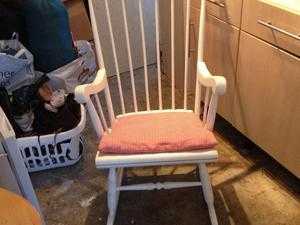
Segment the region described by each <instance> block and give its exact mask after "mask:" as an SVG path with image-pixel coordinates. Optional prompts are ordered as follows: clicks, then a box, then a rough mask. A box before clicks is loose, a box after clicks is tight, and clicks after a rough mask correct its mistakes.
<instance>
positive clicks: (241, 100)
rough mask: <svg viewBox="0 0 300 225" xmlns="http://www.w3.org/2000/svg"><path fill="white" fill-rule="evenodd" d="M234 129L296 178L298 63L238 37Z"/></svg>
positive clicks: (299, 169) (299, 155)
mask: <svg viewBox="0 0 300 225" xmlns="http://www.w3.org/2000/svg"><path fill="white" fill-rule="evenodd" d="M237 71H238V72H237V79H236V80H237V86H236V87H237V94H236V96H235V114H234V115H235V121H234V124H233V125H234V126H235V127H236V128H237V129H238V130H239V131H241V132H242V133H244V134H245V135H246V136H247V137H248V138H250V139H251V140H252V141H253V142H255V143H256V144H257V145H259V146H260V147H261V148H262V149H264V150H265V151H266V152H268V153H269V154H270V155H271V156H272V157H274V158H275V159H276V160H277V161H279V162H280V163H281V164H282V165H284V166H285V167H286V168H288V169H289V170H290V171H291V172H293V173H294V174H295V175H297V176H298V177H300V151H299V134H300V103H299V99H300V59H299V58H297V57H295V56H293V55H291V54H289V53H287V52H285V51H283V50H281V49H279V48H277V47H275V46H273V45H271V44H269V43H267V42H264V41H262V40H260V39H258V38H256V37H254V36H252V35H249V34H247V33H245V32H242V33H241V38H240V52H239V57H238V69H237Z"/></svg>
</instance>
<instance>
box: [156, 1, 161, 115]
mask: <svg viewBox="0 0 300 225" xmlns="http://www.w3.org/2000/svg"><path fill="white" fill-rule="evenodd" d="M158 1H159V0H155V29H156V61H157V83H158V101H159V109H160V110H162V108H163V106H162V90H161V65H160V45H159V29H160V28H159V2H158Z"/></svg>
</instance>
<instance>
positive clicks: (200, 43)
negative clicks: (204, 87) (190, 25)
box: [198, 1, 206, 62]
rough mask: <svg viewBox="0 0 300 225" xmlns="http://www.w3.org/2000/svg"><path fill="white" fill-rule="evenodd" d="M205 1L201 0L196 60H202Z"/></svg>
mask: <svg viewBox="0 0 300 225" xmlns="http://www.w3.org/2000/svg"><path fill="white" fill-rule="evenodd" d="M205 18H206V1H201V6H200V16H199V33H198V61H201V62H203V61H204V36H205Z"/></svg>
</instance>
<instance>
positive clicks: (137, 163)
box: [75, 0, 226, 225]
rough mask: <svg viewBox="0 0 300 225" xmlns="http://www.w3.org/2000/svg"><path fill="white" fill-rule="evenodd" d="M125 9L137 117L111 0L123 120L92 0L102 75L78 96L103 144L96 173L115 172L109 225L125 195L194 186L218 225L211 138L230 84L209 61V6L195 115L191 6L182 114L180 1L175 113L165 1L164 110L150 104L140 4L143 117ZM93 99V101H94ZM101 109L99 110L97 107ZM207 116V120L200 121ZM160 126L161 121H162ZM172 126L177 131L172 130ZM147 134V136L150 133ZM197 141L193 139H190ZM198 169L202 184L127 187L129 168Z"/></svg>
mask: <svg viewBox="0 0 300 225" xmlns="http://www.w3.org/2000/svg"><path fill="white" fill-rule="evenodd" d="M120 1H121V4H122V9H123V20H124V21H123V22H124V30H125V34H126V47H127V51H128V59H129V67H130V78H131V85H132V94H133V105H134V109H135V111H134V112H131V113H128V112H127V113H126V112H125V107H124V99H123V91H122V85H121V80H120V74H119V72H118V71H119V70H118V66H119V65H118V60H117V59H118V57H117V53H116V47H115V39H114V34H113V30H112V23H111V15H110V10H109V7H108V0H105V1H104V2H105V6H104V7H105V10H106V13H107V19H108V25H109V32H110V38H111V43H112V52H113V56H114V60H115V67H116V71H117V81H118V91H119V92H118V93H119V96H120V102H121V108H122V114H121V115H118V116H115V113H114V108H113V104H112V100H111V96H110V90H109V86H108V82H107V76H106V70H105V67H104V63H103V56H102V46H101V43H100V39H99V33H101V31H100V32H99V31H98V27H97V25H96V19H95V12H94V6H93V4H92V0H89V7H90V14H91V22H92V29H93V34H94V40H95V44H96V52H97V58H98V63H99V67H100V69H99V71H98V73H97V76H96V79H95V80H94V82H93V83H91V84H87V85H80V86H78V87H77V88H76V90H75V98H76V100H77V101H78V102H79V103H83V104H85V105H86V108H87V110H88V112H89V115H90V117H91V121H92V123H93V127H94V129H95V131H96V133H97V136H98V137H99V138H102V140H101V142H100V147H99V151H98V153H97V155H96V159H95V162H96V167H97V168H98V169H109V176H108V209H109V216H108V220H107V224H108V225H113V223H114V220H115V216H116V211H117V206H118V199H119V193H120V191H132V190H153V189H172V188H182V187H191V186H202V189H203V193H204V198H205V201H206V203H207V205H208V210H209V215H210V219H211V224H212V225H217V224H218V221H217V216H216V212H215V208H214V197H213V191H212V187H211V183H210V179H209V175H208V171H207V167H206V163H208V162H213V161H216V160H217V158H218V153H217V151H216V150H214V149H213V147H214V146H215V144H216V143H215V142H216V141H215V139H214V136H213V134H212V132H211V130H212V129H213V126H214V121H215V116H216V109H217V101H218V97H219V95H222V94H224V93H225V90H226V80H225V78H224V77H221V76H212V75H211V74H210V72H209V71H208V69H207V67H206V64H205V63H204V61H203V47H204V46H203V45H204V27H205V14H206V13H205V10H206V9H205V8H206V7H205V4H206V3H205V2H206V1H201V12H200V19H199V41H198V43H199V44H198V63H197V79H196V93H195V108H194V111H192V110H188V109H187V76H188V50H189V49H188V47H189V43H188V42H189V41H188V40H189V38H188V36H189V18H190V0H187V8H186V10H187V12H186V15H187V19H186V25H185V26H186V29H185V37H186V38H185V40H187V41H186V43H185V80H184V103H183V108H182V109H175V75H174V72H175V71H174V70H175V67H174V62H175V61H174V57H175V56H174V46H175V32H174V26H175V24H174V0H171V52H172V54H171V58H172V60H171V62H172V66H171V68H172V71H171V72H172V108H171V109H168V110H166V109H163V105H162V90H161V89H162V87H161V68H160V54H159V52H160V49H159V5H158V1H159V0H154V1H155V19H156V22H155V23H156V51H157V68H158V73H157V74H158V96H159V99H158V102H159V109H156V110H151V107H150V101H149V86H148V70H147V59H146V44H145V32H144V24H143V23H144V21H143V10H142V0H137V1H139V17H140V22H141V23H140V26H141V35H142V42H143V43H142V44H143V57H144V58H143V59H144V71H145V77H144V78H145V92H146V103H147V110H146V111H141V112H138V106H137V99H136V89H135V80H134V73H133V67H132V59H131V46H130V44H131V43H130V40H129V32H128V25H127V15H126V7H125V2H124V0H120ZM201 87H203V88H205V90H204V91H205V97H204V107H203V110H201V109H202V107H201V100H202V98H201V93H202V91H201ZM102 91H103V92H104V95H105V101H106V105H107V109H108V113H109V120H110V124H111V127H108V123H107V121H106V119H105V115H104V113H103V109H102V105H101V102H100V99H99V97H98V93H100V92H102ZM92 99H93V101H92ZM94 103H95V104H94ZM200 115H202V118H203V119H202V120H201V119H200ZM156 120H158V121H156ZM170 126H173V127H171V128H172V130H170ZM146 132H147V133H146ZM189 135H190V136H191V138H190V137H189ZM180 164H196V165H197V166H198V168H199V174H200V181H201V182H200V181H199V182H167V183H157V184H154V183H148V184H138V185H127V186H122V185H121V183H122V174H123V169H124V168H129V167H145V166H161V165H180Z"/></svg>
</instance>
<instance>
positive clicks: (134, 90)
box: [121, 0, 138, 112]
mask: <svg viewBox="0 0 300 225" xmlns="http://www.w3.org/2000/svg"><path fill="white" fill-rule="evenodd" d="M121 2H122V10H123V20H124V28H125V35H126V46H127V54H128V64H129V71H130V80H131V88H132V96H133V106H134V111H135V112H137V111H138V106H137V100H136V89H135V80H134V73H133V66H132V56H131V46H130V40H129V31H128V21H127V11H126V6H125V0H121Z"/></svg>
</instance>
